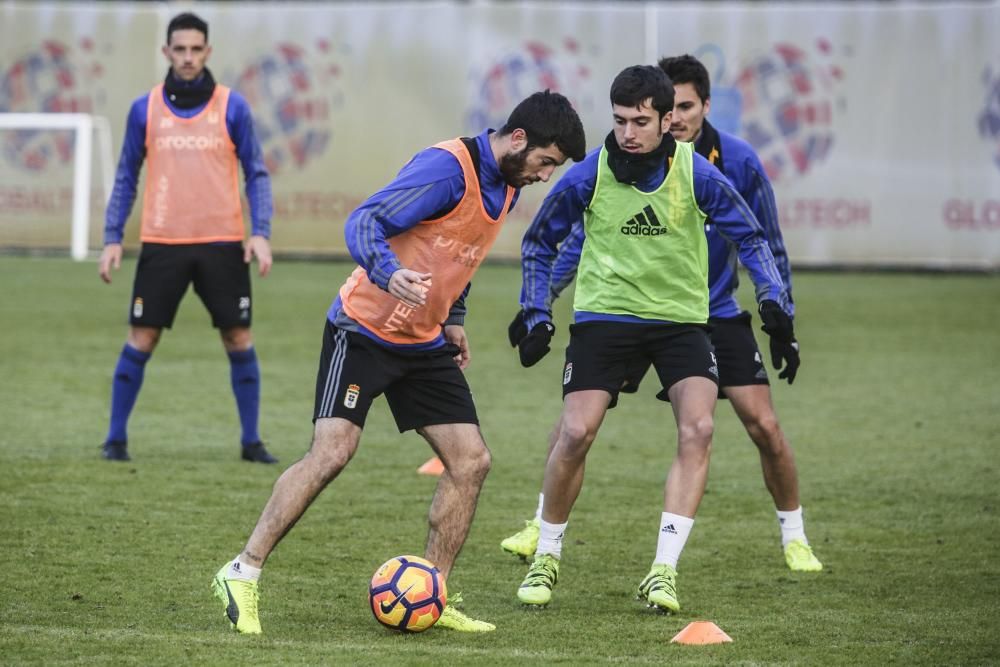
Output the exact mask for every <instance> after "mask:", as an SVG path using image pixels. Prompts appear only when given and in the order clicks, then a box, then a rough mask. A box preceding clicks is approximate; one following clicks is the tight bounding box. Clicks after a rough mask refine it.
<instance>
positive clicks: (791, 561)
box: [724, 385, 823, 572]
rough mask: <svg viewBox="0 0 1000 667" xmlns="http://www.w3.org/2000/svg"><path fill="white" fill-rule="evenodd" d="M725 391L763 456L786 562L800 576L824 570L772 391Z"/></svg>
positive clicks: (753, 387) (766, 388)
mask: <svg viewBox="0 0 1000 667" xmlns="http://www.w3.org/2000/svg"><path fill="white" fill-rule="evenodd" d="M724 391H725V392H726V396H727V397H728V398H729V402H730V403H732V405H733V409H734V410H735V411H736V414H737V415H738V416H739V418H740V420H741V421H742V422H743V426H744V427H745V428H746V430H747V434H748V435H749V436H750V439H751V440H753V443H754V444H755V445H756V446H757V450H758V451H759V453H760V467H761V470H762V471H763V473H764V484H765V485H766V486H767V490H768V491H769V492H770V494H771V497H772V498H773V499H774V506H775V508H776V509H777V511H778V520H779V525H780V528H781V543H782V548H783V550H784V553H785V562H786V563H787V564H788V567H789V568H791V569H792V570H795V571H798V572H818V571H820V570H822V569H823V564H822V563H820V561H819V559H817V558H816V556H815V555H814V554H813V552H812V547H810V546H809V541H808V540H807V539H806V534H805V525H804V522H803V519H802V507H801V505H800V503H799V475H798V470H797V469H796V466H795V454H794V452H793V451H792V447H791V445H789V444H788V439H787V438H786V437H785V434H784V432H783V431H782V430H781V425H780V424H779V423H778V416H777V414H776V413H775V410H774V404H773V403H772V401H771V388H770V387H769V386H767V385H749V386H743V387H726V388H725V389H724Z"/></svg>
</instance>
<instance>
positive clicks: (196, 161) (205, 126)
mask: <svg viewBox="0 0 1000 667" xmlns="http://www.w3.org/2000/svg"><path fill="white" fill-rule="evenodd" d="M211 52H212V47H210V46H209V45H208V24H207V23H205V21H203V20H202V19H200V18H199V17H197V16H195V15H194V14H180V15H178V16H176V17H174V18H173V20H171V21H170V24H169V25H168V27H167V43H166V45H165V46H164V47H163V54H164V55H165V56H166V58H167V60H168V61H169V62H170V70H169V71H168V72H167V76H166V79H165V80H164V82H163V83H161V84H159V85H157V86H156V87H154V88H153V89H152V90H151V91H150V92H149V93H147V94H146V95H143V96H142V97H140V98H139V99H137V100H136V101H135V102H133V103H132V108H131V110H130V111H129V114H128V123H127V126H126V129H125V140H124V143H123V146H122V154H121V159H120V160H119V162H118V173H117V175H116V176H115V187H114V191H113V192H112V194H111V201H110V202H108V209H107V214H106V221H105V227H104V251H103V252H102V253H101V259H100V275H101V279H102V280H104V282H106V283H110V282H111V270H112V269H118V268H119V267H120V266H121V259H122V236H123V234H124V229H125V222H126V221H127V220H128V216H129V213H130V212H131V210H132V204H133V203H134V202H135V195H136V189H137V184H138V180H139V170H140V169H141V167H142V162H143V160H145V161H146V162H147V163H148V165H149V169H148V173H147V174H146V189H145V192H144V194H143V205H142V228H141V231H140V238H141V240H142V249H141V251H140V254H139V264H138V267H137V268H136V272H135V282H134V285H133V289H132V305H131V308H130V310H129V313H130V315H129V325H130V326H129V330H128V337H127V340H126V342H125V347H124V348H122V351H121V354H120V355H119V357H118V364H117V366H116V367H115V373H114V381H113V384H112V390H111V423H110V426H109V428H108V435H107V437H106V438H105V441H104V445H103V456H104V458H106V459H108V460H111V461H128V460H130V457H129V453H128V437H127V431H126V427H127V425H128V419H129V416H130V415H131V413H132V408H133V406H134V405H135V401H136V399H137V398H138V396H139V390H140V388H141V387H142V380H143V373H144V369H145V366H146V362H148V361H149V359H150V357H151V356H152V354H153V350H154V349H156V345H157V343H159V341H160V335H161V333H162V332H163V329H164V328H168V329H169V328H170V327H171V325H172V324H173V321H174V316H175V315H176V314H177V308H178V306H179V305H180V302H181V298H182V297H183V296H184V293H185V292H186V291H187V288H188V285H190V284H191V283H194V290H195V292H196V293H197V294H198V296H199V297H200V298H201V301H202V303H204V304H205V307H206V308H207V309H208V311H209V313H210V314H211V316H212V325H213V326H214V327H216V328H217V329H219V333H220V335H221V337H222V345H223V347H224V348H225V350H226V354H227V355H228V356H229V363H230V379H231V382H232V387H233V394H234V395H235V397H236V406H237V409H238V412H239V418H240V424H241V427H242V435H241V438H240V442H241V444H242V458H243V460H245V461H254V462H259V463H276V462H277V459H276V458H274V457H273V456H271V454H270V453H268V451H267V450H266V449H265V448H264V444H263V443H262V442H261V440H260V435H259V434H258V431H257V421H258V415H259V411H260V369H259V367H258V365H257V354H256V352H255V351H254V347H253V337H252V335H251V333H250V320H251V312H252V309H251V301H250V271H249V263H250V261H251V259H252V258H253V257H256V258H257V264H258V267H259V271H260V275H261V276H266V275H267V274H268V272H269V271H270V270H271V246H270V242H269V241H268V238H269V237H270V231H271V222H270V221H271V213H272V203H271V181H270V178H269V176H268V173H267V169H266V168H265V166H264V160H263V156H262V153H261V149H260V143H259V142H258V141H257V137H256V135H255V134H254V128H253V118H252V116H251V114H250V106H249V105H248V104H247V101H246V100H245V99H244V98H243V97H242V96H241V95H240V94H239V93H237V92H235V91H232V90H230V89H229V88H227V87H225V86H222V85H219V84H216V83H215V79H213V78H212V73H211V72H210V71H209V70H208V69H207V68H206V67H205V63H206V61H207V60H208V56H209V54H211ZM240 165H242V167H243V176H244V180H245V182H246V194H247V199H248V200H249V202H250V219H251V222H252V230H251V235H250V238H249V240H248V241H247V243H246V246H245V247H244V246H243V210H242V205H241V203H240V193H239V190H238V187H237V184H238V182H239V179H238V170H239V167H240Z"/></svg>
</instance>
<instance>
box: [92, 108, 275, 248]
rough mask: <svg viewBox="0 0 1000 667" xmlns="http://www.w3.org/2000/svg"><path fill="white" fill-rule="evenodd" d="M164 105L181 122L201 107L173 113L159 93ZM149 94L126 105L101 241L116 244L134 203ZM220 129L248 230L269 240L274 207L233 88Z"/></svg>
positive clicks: (246, 113)
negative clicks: (241, 187) (242, 194)
mask: <svg viewBox="0 0 1000 667" xmlns="http://www.w3.org/2000/svg"><path fill="white" fill-rule="evenodd" d="M163 101H164V102H166V104H167V106H168V107H170V111H171V112H173V113H174V114H176V115H177V116H179V117H181V118H193V117H195V116H197V115H198V114H199V113H201V110H202V109H204V108H205V104H208V102H206V103H205V104H202V105H199V106H197V107H193V108H191V109H179V108H177V107H175V106H174V105H173V104H171V103H170V100H169V99H167V97H166V95H164V100H163ZM148 105H149V93H146V94H145V95H143V96H142V97H139V98H138V99H136V100H135V101H134V102H132V107H131V108H130V109H129V112H128V120H127V121H126V124H125V140H124V142H123V144H122V153H121V157H120V158H119V160H118V170H117V171H116V173H115V187H114V190H112V192H111V201H109V202H108V209H107V212H106V213H105V216H104V243H105V245H106V244H108V243H121V241H122V236H123V235H124V233H125V223H126V222H127V221H128V216H129V214H130V213H131V212H132V205H133V204H134V203H135V195H136V190H137V188H138V183H139V170H140V169H142V163H143V161H144V160H145V159H146V109H147V107H148ZM226 130H228V132H229V137H230V138H231V139H232V140H233V144H235V145H236V157H237V158H238V159H239V161H240V164H241V165H242V167H243V180H244V182H245V186H246V195H247V201H248V202H249V203H250V226H251V234H253V235H254V236H263V237H264V238H270V237H271V216H272V215H273V213H274V205H273V202H272V200H271V179H270V176H268V173H267V168H266V167H265V166H264V154H263V152H262V151H261V148H260V142H258V141H257V135H256V134H255V133H254V127H253V116H252V115H251V113H250V105H249V104H248V103H247V101H246V98H244V97H243V96H242V95H240V94H239V93H237V92H236V91H235V90H234V91H231V92H230V95H229V104H228V106H227V108H226Z"/></svg>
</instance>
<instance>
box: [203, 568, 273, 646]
mask: <svg viewBox="0 0 1000 667" xmlns="http://www.w3.org/2000/svg"><path fill="white" fill-rule="evenodd" d="M228 570H229V563H226V564H225V565H223V566H222V569H221V570H219V571H218V572H217V573H216V574H215V578H214V579H212V590H213V591H215V597H217V598H219V599H220V600H222V606H223V608H224V609H225V610H226V617H227V618H228V619H229V623H230V625H232V627H233V628H234V629H235V630H236V632H239V633H240V634H244V635H259V634H260V633H261V629H260V618H259V617H258V616H257V600H258V599H259V594H258V593H257V582H256V581H251V580H248V579H227V578H226V574H227V572H228Z"/></svg>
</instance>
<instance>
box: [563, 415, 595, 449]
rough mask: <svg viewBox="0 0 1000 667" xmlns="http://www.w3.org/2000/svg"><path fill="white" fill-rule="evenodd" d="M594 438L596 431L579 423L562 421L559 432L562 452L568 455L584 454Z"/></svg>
mask: <svg viewBox="0 0 1000 667" xmlns="http://www.w3.org/2000/svg"><path fill="white" fill-rule="evenodd" d="M596 437H597V431H596V430H595V429H593V428H591V427H590V426H588V425H587V424H585V423H583V422H580V421H571V420H563V423H562V426H561V428H560V430H559V442H560V443H561V444H562V450H563V452H564V453H565V454H570V455H574V454H583V453H586V451H587V448H588V447H590V443H592V442H593V441H594V438H596Z"/></svg>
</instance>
